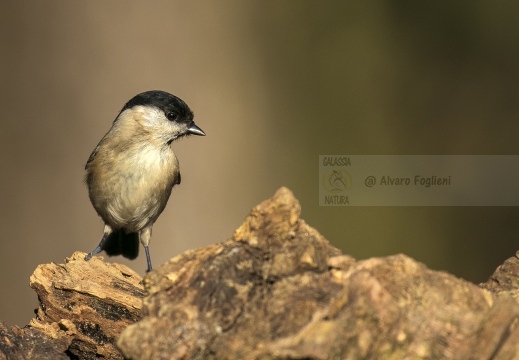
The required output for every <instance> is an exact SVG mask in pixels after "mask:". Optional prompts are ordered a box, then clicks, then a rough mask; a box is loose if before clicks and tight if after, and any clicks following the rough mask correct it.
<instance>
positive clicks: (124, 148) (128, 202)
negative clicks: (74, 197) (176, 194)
mask: <svg viewBox="0 0 519 360" xmlns="http://www.w3.org/2000/svg"><path fill="white" fill-rule="evenodd" d="M188 135H202V136H203V135H205V133H204V132H203V131H202V129H200V128H199V127H198V126H196V125H195V123H194V121H193V113H192V112H191V110H190V109H189V107H188V106H187V104H186V103H185V102H183V101H182V100H181V99H179V98H178V97H176V96H174V95H171V94H169V93H167V92H164V91H158V90H153V91H147V92H144V93H141V94H138V95H136V96H135V97H133V98H132V99H131V100H130V101H128V102H127V103H126V105H124V107H123V108H122V110H121V112H120V113H119V115H118V116H117V117H116V119H115V121H114V122H113V124H112V127H111V129H110V130H109V131H108V133H107V134H106V135H105V136H104V137H103V138H102V139H101V141H100V142H99V144H98V145H97V147H96V148H95V149H94V151H93V152H92V154H91V155H90V158H89V159H88V161H87V163H86V166H85V169H86V183H87V185H88V193H89V196H90V201H91V202H92V205H93V206H94V208H95V210H96V211H97V213H98V214H99V216H100V217H101V218H102V219H103V221H104V223H105V227H104V234H103V237H102V239H101V242H100V243H99V245H98V246H97V247H96V248H95V249H94V250H93V251H92V252H90V253H89V254H88V255H87V256H86V257H85V260H89V259H90V258H91V257H92V256H93V255H94V254H97V253H98V252H100V251H101V250H105V251H106V253H107V254H108V255H110V256H111V255H123V256H125V257H127V258H130V259H134V258H135V257H137V255H138V253H139V241H140V242H141V243H142V245H143V246H144V250H145V252H146V260H147V263H148V271H150V270H151V269H152V266H151V260H150V253H149V249H148V245H149V242H150V238H151V229H152V227H153V223H154V222H155V221H156V220H157V218H158V217H159V215H160V214H161V213H162V211H163V210H164V208H165V207H166V203H167V202H168V199H169V195H170V194H171V189H172V188H173V186H175V185H177V184H180V170H179V164H178V159H177V157H176V156H175V154H174V153H173V151H172V150H171V147H170V145H171V143H172V142H173V141H174V140H176V139H178V138H181V137H184V136H188Z"/></svg>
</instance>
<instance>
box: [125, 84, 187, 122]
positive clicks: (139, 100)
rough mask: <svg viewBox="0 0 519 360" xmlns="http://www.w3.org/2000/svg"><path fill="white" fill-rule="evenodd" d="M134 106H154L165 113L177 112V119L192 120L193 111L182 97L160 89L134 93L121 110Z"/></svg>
mask: <svg viewBox="0 0 519 360" xmlns="http://www.w3.org/2000/svg"><path fill="white" fill-rule="evenodd" d="M134 106H154V107H156V108H158V109H160V110H162V111H164V113H166V114H167V113H170V112H174V113H176V114H178V115H179V116H178V117H179V119H182V120H183V121H191V120H193V112H192V111H191V110H190V109H189V106H187V104H186V103H185V102H184V101H182V99H180V98H178V97H176V96H175V95H172V94H170V93H168V92H165V91H161V90H150V91H146V92H143V93H140V94H138V95H135V96H134V97H133V98H132V99H131V100H130V101H128V102H127V103H126V105H124V107H123V108H122V110H121V112H123V111H124V110H127V109H131V108H133V107H134Z"/></svg>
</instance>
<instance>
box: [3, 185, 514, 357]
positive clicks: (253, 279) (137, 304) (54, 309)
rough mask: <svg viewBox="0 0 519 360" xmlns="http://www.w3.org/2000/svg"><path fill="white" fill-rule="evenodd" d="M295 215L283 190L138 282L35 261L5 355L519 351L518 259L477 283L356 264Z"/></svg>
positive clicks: (396, 262)
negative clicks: (228, 231) (23, 321)
mask: <svg viewBox="0 0 519 360" xmlns="http://www.w3.org/2000/svg"><path fill="white" fill-rule="evenodd" d="M300 211H301V209H300V206H299V203H298V201H297V200H296V199H295V198H294V196H293V194H292V193H291V192H290V190H288V189H286V188H281V189H279V190H278V191H277V192H276V194H275V195H274V197H273V198H271V199H269V200H267V201H265V202H263V203H261V204H260V205H258V206H257V207H255V208H254V209H253V210H252V211H251V213H250V214H249V216H247V218H246V219H245V222H244V223H243V224H242V225H241V226H240V227H239V228H238V229H237V230H236V231H235V233H234V235H233V237H232V238H231V239H229V240H227V241H225V242H222V243H218V244H215V245H211V246H208V247H205V248H201V249H196V250H191V251H188V252H186V253H184V254H182V255H180V256H177V257H175V258H173V259H171V260H170V261H168V262H167V263H166V264H163V265H162V266H160V267H159V268H157V269H156V270H154V271H152V272H151V273H149V274H148V275H147V276H146V277H145V279H144V281H143V282H144V287H143V286H142V285H141V278H140V277H139V276H138V275H137V274H136V273H134V272H133V271H131V270H130V269H128V268H127V267H125V266H122V265H118V264H107V263H104V262H103V261H102V258H101V257H94V258H93V259H92V260H91V261H89V262H85V261H84V260H83V257H84V256H85V254H84V253H79V252H78V253H74V254H73V255H72V257H71V258H69V259H67V262H66V263H65V264H45V265H40V266H39V267H38V268H37V269H36V271H35V272H34V274H33V275H32V277H31V287H32V288H33V289H34V290H35V291H36V292H37V294H38V297H39V300H40V307H39V309H38V312H37V316H36V318H35V319H33V320H32V321H31V322H30V324H29V326H28V327H26V328H24V329H20V328H18V327H13V328H12V329H7V328H6V327H5V326H0V334H1V335H2V336H1V337H0V359H2V354H3V356H4V357H3V358H9V359H11V358H12V359H18V358H20V359H21V358H30V357H29V356H27V354H29V353H30V352H31V351H33V352H34V351H35V350H34V349H36V348H38V345H37V344H47V347H48V349H47V354H53V355H52V356H51V357H50V358H53V359H60V358H68V357H73V358H79V359H91V358H97V357H105V358H113V359H121V358H123V357H126V358H130V359H379V358H387V359H515V358H519V327H518V324H519V303H518V299H519V291H518V289H519V286H518V285H519V280H518V279H519V277H518V276H517V275H518V273H519V259H518V258H517V257H513V258H510V259H508V260H507V261H506V262H505V263H504V264H503V265H502V266H500V267H499V268H498V269H497V270H496V272H495V274H494V275H492V277H491V278H490V279H489V281H488V282H487V283H485V284H481V285H480V286H478V285H475V284H472V283H470V282H467V281H465V280H462V279H459V278H456V277H454V276H453V275H450V274H448V273H445V272H440V271H433V270H430V269H428V268H427V267H425V266H424V265H423V264H421V263H418V262H416V261H414V260H413V259H411V258H409V257H407V256H405V255H395V256H389V257H384V258H372V259H367V260H362V261H356V260H355V259H353V258H352V257H350V256H348V255H345V254H342V253H341V252H340V251H339V250H338V249H336V248H335V247H333V246H332V245H330V243H329V242H328V241H327V240H326V239H324V238H323V237H322V236H321V235H320V234H319V233H318V232H317V231H316V230H315V229H313V228H311V227H310V226H308V225H307V224H306V223H305V222H304V221H303V220H302V219H300V217H299V215H300ZM58 355H59V356H58ZM24 356H25V357H24ZM36 358H37V357H36Z"/></svg>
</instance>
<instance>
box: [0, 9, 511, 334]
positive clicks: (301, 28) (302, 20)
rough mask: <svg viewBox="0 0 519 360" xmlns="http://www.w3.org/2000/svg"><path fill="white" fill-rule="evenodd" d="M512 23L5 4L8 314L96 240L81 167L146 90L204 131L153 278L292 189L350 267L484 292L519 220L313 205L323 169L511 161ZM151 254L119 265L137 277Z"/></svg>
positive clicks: (27, 307) (1, 53)
mask: <svg viewBox="0 0 519 360" xmlns="http://www.w3.org/2000/svg"><path fill="white" fill-rule="evenodd" d="M518 14H519V3H512V2H511V3H509V4H508V5H503V4H499V5H498V4H496V3H490V2H484V1H471V2H468V1H465V2H464V1H462V2H443V1H440V2H414V1H384V2H349V1H339V0H338V1H302V0H298V1H295V0H294V1H274V0H271V1H270V0H269V1H248V2H244V1H239V0H235V1H231V0H223V1H218V2H210V1H191V2H186V1H149V2H141V1H139V2H137V1H126V0H125V1H122V0H118V1H109V2H106V1H100V0H94V1H88V2H87V1H74V2H70V1H49V0H47V1H45V2H21V1H2V2H1V3H0V19H1V25H0V26H1V31H0V38H1V48H0V65H1V67H0V69H1V72H0V73H1V82H0V90H1V97H0V101H1V102H0V105H1V122H0V123H1V132H0V146H1V148H0V150H1V151H0V159H1V170H0V171H1V177H0V196H1V197H0V202H1V207H0V212H1V213H0V215H1V216H0V228H1V234H2V235H1V237H2V247H1V251H0V294H1V303H0V320H3V321H5V322H7V323H8V324H10V325H12V324H18V325H24V324H26V323H27V322H28V320H29V319H30V318H31V317H32V316H33V313H32V309H33V308H35V307H36V302H37V299H36V296H35V294H34V293H33V292H32V291H31V290H30V289H29V286H28V283H29V276H30V275H31V273H32V272H33V270H34V269H35V267H36V266H37V265H38V264H40V263H47V262H51V261H53V262H62V261H63V260H64V258H65V257H67V256H69V255H70V254H72V252H73V251H76V250H81V251H90V250H92V248H93V247H95V246H96V245H97V243H98V241H99V239H100V236H101V233H102V223H101V220H100V219H99V218H98V217H97V215H96V214H95V212H94V210H93V208H92V206H91V205H90V202H89V200H88V196H87V191H86V187H85V185H84V184H83V171H84V170H83V166H84V163H85V162H86V160H87V158H88V156H89V155H90V152H91V151H92V150H93V148H94V147H95V145H96V144H97V142H98V141H99V140H100V138H101V137H102V136H103V135H104V134H105V132H106V131H107V130H108V129H109V127H110V125H111V122H112V121H113V119H114V118H115V116H116V115H117V113H118V111H119V110H120V108H121V107H122V106H123V104H124V103H125V102H126V101H127V100H129V99H130V98H131V97H132V96H134V95H135V94H137V93H139V92H141V91H145V90H150V89H162V90H166V91H169V92H172V93H174V94H176V95H178V96H179V97H181V98H182V99H184V100H185V101H186V102H187V103H188V104H189V105H190V107H191V108H192V109H193V110H194V112H195V119H196V121H197V124H198V125H199V126H200V127H201V128H202V129H203V130H204V131H205V132H206V133H207V136H206V137H205V138H198V137H191V138H189V139H187V140H183V141H181V142H180V143H175V144H174V145H173V147H174V150H175V152H176V153H177V156H178V157H179V158H180V163H181V169H182V185H181V186H179V187H177V188H175V189H174V191H173V194H172V197H171V199H170V202H169V206H168V207H167V208H166V211H165V212H164V213H163V214H162V216H161V218H159V220H158V222H157V224H156V226H155V227H154V236H153V239H152V243H151V255H152V259H153V262H154V264H155V266H158V265H159V264H161V263H163V262H165V261H166V260H167V259H169V258H170V257H173V256H175V255H177V254H179V253H181V252H183V251H185V250H188V249H191V248H194V247H200V246H204V245H207V244H211V243H214V242H218V241H223V240H225V239H227V238H228V237H229V236H230V235H231V234H232V232H233V230H234V229H235V228H236V227H237V226H238V225H239V224H240V223H241V221H242V220H243V218H244V217H245V216H246V215H247V213H248V211H249V210H250V208H252V207H253V206H255V205H256V204H257V203H259V202H260V201H262V200H264V199H266V198H268V197H270V196H271V195H272V194H273V193H274V192H275V190H276V189H277V188H278V187H280V186H282V185H285V186H288V187H289V188H291V189H292V190H293V191H294V192H295V195H296V197H298V199H299V200H300V201H301V204H302V207H303V214H302V216H303V218H304V219H305V220H306V221H307V222H308V223H309V224H310V225H312V226H314V227H315V228H317V229H318V230H319V231H320V232H321V233H322V234H323V235H324V236H326V237H327V238H328V239H329V240H330V241H331V242H332V243H333V244H334V245H335V246H337V247H340V248H341V249H343V250H344V251H345V252H347V253H349V254H352V255H353V256H354V257H356V258H359V259H361V258H366V257H372V256H385V255H390V254H394V253H400V252H402V253H405V254H407V255H409V256H412V257H414V258H416V259H418V260H420V261H422V262H424V263H426V264H427V265H428V266H429V267H431V268H433V269H442V270H447V271H450V272H452V273H454V274H455V275H458V276H460V277H463V278H465V279H468V280H471V281H474V282H481V281H485V280H486V279H487V277H488V276H489V275H490V274H491V273H492V272H493V270H494V269H495V267H496V266H497V265H499V264H500V263H501V262H502V261H504V260H505V259H506V258H507V257H510V256H513V255H514V253H515V251H516V249H517V248H518V247H519V238H518V237H519V225H518V224H519V223H518V220H519V210H518V209H517V208H516V207H506V208H505V207H503V208H499V207H407V208H406V207H351V208H348V207H319V206H318V190H319V189H318V156H319V154H396V155H398V154H417V155H421V154H490V155H491V154H518V153H519V144H518V141H517V134H519V123H518V121H517V119H518V116H519V101H518V95H519V92H518V85H517V84H518V83H519V66H518V64H519V21H518V16H519V15H518ZM482 191H485V189H482ZM141 250H142V249H141ZM142 255H143V254H142V251H141V256H140V257H139V258H138V259H137V260H136V261H133V262H127V261H124V260H123V259H122V258H120V257H118V258H113V259H110V261H117V262H123V263H126V264H129V266H130V267H132V268H133V269H135V270H136V271H138V272H139V273H141V274H143V273H144V269H145V267H146V265H145V259H144V256H142Z"/></svg>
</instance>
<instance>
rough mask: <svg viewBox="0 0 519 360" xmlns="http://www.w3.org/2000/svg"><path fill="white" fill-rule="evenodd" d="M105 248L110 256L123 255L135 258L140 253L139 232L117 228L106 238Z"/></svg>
mask: <svg viewBox="0 0 519 360" xmlns="http://www.w3.org/2000/svg"><path fill="white" fill-rule="evenodd" d="M103 250H104V251H106V254H107V255H108V256H115V255H122V256H124V257H125V258H127V259H135V258H136V257H137V255H139V234H138V233H129V234H126V233H125V232H124V231H123V230H116V231H114V232H113V233H111V234H110V235H109V236H108V239H106V242H105V243H104V245H103Z"/></svg>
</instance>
